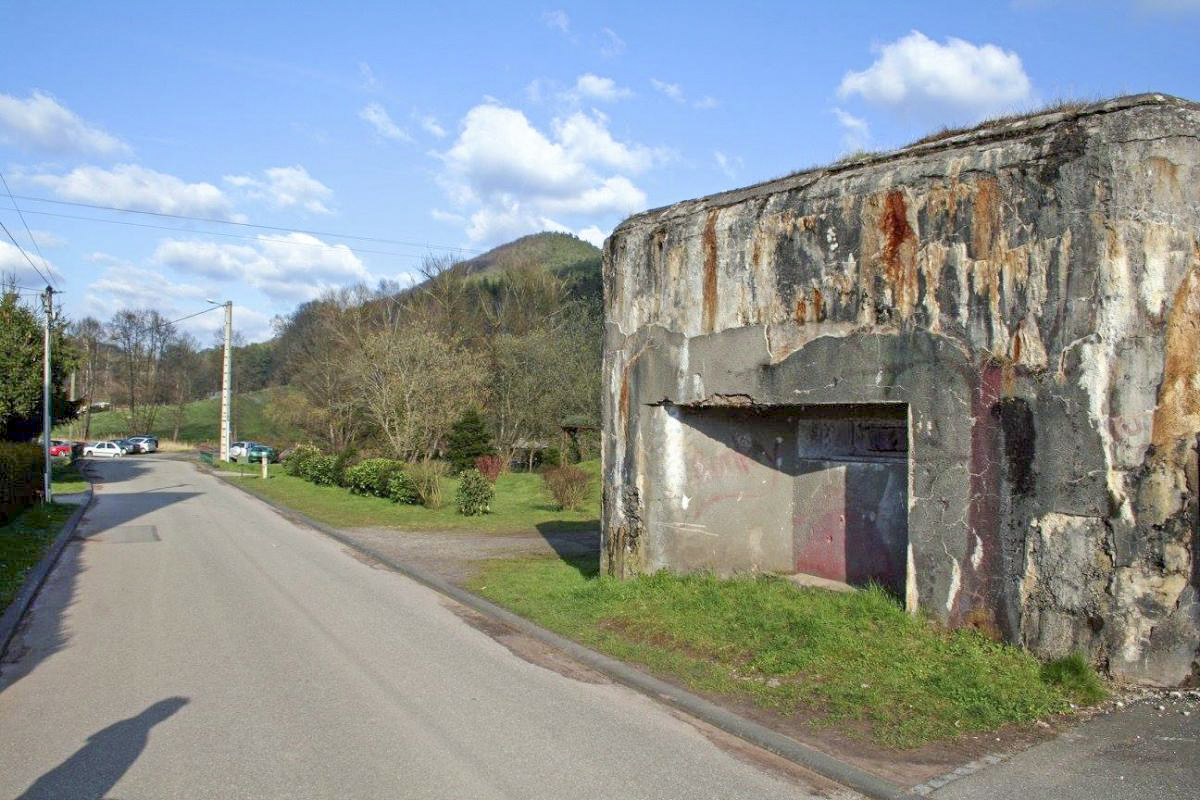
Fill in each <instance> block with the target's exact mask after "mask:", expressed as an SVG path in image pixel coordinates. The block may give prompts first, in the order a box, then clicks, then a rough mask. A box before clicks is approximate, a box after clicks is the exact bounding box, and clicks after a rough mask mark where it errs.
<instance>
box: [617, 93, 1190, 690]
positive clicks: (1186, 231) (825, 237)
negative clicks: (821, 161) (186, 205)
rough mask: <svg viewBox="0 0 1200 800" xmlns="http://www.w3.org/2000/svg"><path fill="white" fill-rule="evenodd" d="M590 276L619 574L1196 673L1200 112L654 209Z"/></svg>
mask: <svg viewBox="0 0 1200 800" xmlns="http://www.w3.org/2000/svg"><path fill="white" fill-rule="evenodd" d="M604 289H605V323H606V328H605V331H606V332H605V337H606V338H605V352H604V381H605V386H604V393H603V400H604V410H605V413H604V437H603V470H604V490H605V491H604V505H603V512H602V523H601V525H602V544H603V560H602V564H603V568H604V569H605V570H606V571H607V572H609V573H610V574H614V575H620V576H628V575H636V574H639V573H645V572H652V571H654V570H657V569H663V568H666V569H672V570H679V571H687V570H695V569H708V570H714V571H716V572H718V573H722V574H729V573H733V572H739V571H762V572H773V573H792V572H797V571H806V572H812V573H816V574H818V575H823V576H826V577H830V576H832V577H835V578H843V579H846V580H848V581H849V582H852V583H855V582H857V583H861V582H863V581H866V580H872V579H874V580H877V581H879V582H881V583H883V584H884V585H886V586H887V587H888V588H889V589H890V590H891V591H893V592H895V593H897V594H899V595H902V596H903V598H904V602H905V605H906V607H907V608H909V609H911V610H914V611H920V612H922V613H926V614H930V615H932V616H934V617H936V618H938V619H940V620H941V621H942V622H944V623H946V624H948V625H973V626H976V627H979V628H982V629H984V630H987V631H989V632H992V633H994V634H996V635H999V636H1003V637H1005V638H1007V639H1009V640H1010V641H1014V642H1020V643H1022V644H1024V645H1025V646H1027V647H1029V648H1030V649H1032V650H1033V651H1035V652H1036V653H1038V654H1039V655H1042V656H1060V655H1065V654H1067V653H1070V652H1072V651H1076V650H1079V651H1083V652H1084V653H1086V654H1087V655H1088V656H1089V657H1091V658H1092V660H1093V661H1094V662H1095V663H1097V664H1098V665H1100V666H1101V667H1104V668H1106V669H1107V670H1108V671H1109V673H1110V674H1112V675H1113V676H1114V677H1117V678H1120V679H1125V680H1130V681H1140V682H1146V683H1153V684H1165V685H1173V684H1178V683H1181V682H1185V681H1187V680H1189V679H1196V678H1200V661H1198V649H1200V567H1198V560H1197V536H1198V535H1200V534H1198V531H1200V506H1198V503H1197V495H1198V493H1200V492H1198V488H1200V475H1198V469H1200V467H1198V464H1200V359H1197V358H1196V353H1197V352H1200V106H1197V105H1196V104H1194V103H1190V102H1187V101H1184V100H1179V99H1176V98H1171V97H1166V96H1163V95H1139V96H1136V97H1128V98H1120V99H1117V100H1113V101H1109V102H1105V103H1097V104H1094V105H1090V106H1083V107H1078V108H1073V109H1068V110H1063V111H1054V112H1048V113H1043V114H1037V115H1031V116H1029V117H1024V118H1020V119H1014V120H1005V121H1002V122H998V123H995V124H993V125H990V126H983V127H981V128H979V129H976V130H972V131H967V132H963V133H959V134H949V135H946V136H944V137H942V138H939V139H936V140H933V141H929V142H924V143H919V144H917V145H913V146H911V147H908V148H905V149H903V150H898V151H895V152H893V153H886V154H878V155H871V156H864V157H862V158H859V159H856V160H850V161H846V162H841V163H838V164H836V165H833V166H831V167H828V168H824V169H815V170H810V171H807V172H802V173H798V174H796V175H792V176H789V177H786V178H782V179H779V180H776V181H772V182H769V183H765V184H761V185H758V186H752V187H748V188H745V189H739V190H735V191H731V192H726V193H724V194H720V195H715V196H712V197H708V198H702V199H699V200H693V201H687V202H683V203H679V204H677V205H674V206H670V207H668V208H663V209H657V210H654V211H648V212H645V213H644V214H640V215H638V216H635V217H633V218H631V219H629V220H627V221H626V222H624V223H623V224H622V225H621V226H620V227H619V228H618V229H617V230H616V231H615V232H614V233H613V235H612V236H611V237H610V238H609V240H608V242H607V243H606V245H605V260H604ZM901 554H903V555H902V556H901Z"/></svg>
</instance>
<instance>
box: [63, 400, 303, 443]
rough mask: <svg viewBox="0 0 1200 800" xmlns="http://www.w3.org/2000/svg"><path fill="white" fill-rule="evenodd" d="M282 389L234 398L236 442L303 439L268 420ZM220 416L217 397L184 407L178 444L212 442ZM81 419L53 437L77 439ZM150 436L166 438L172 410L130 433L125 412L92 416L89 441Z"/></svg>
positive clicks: (165, 409)
mask: <svg viewBox="0 0 1200 800" xmlns="http://www.w3.org/2000/svg"><path fill="white" fill-rule="evenodd" d="M280 391H286V389H263V390H261V391H258V392H249V393H247V394H239V395H235V396H234V398H233V406H234V414H233V419H234V435H235V438H237V439H251V440H253V441H261V442H267V443H269V444H276V445H285V444H291V443H293V442H295V441H301V440H303V439H304V438H305V437H304V436H303V434H301V433H299V432H298V431H295V430H292V429H290V428H288V427H286V426H280V425H278V424H276V423H275V422H274V421H272V420H271V418H270V415H269V414H268V413H267V409H268V408H269V407H270V403H271V398H272V396H273V395H274V393H275V392H280ZM220 414H221V401H220V398H216V397H213V398H209V399H207V400H196V401H195V402H192V403H188V404H187V405H186V406H184V415H183V423H182V424H181V425H180V427H179V441H181V442H187V443H191V444H197V443H200V442H215V441H216V440H217V426H218V421H219V419H220ZM82 431H83V419H82V418H80V419H77V420H75V421H74V422H73V423H68V424H66V425H60V426H58V427H57V428H55V429H54V436H55V437H57V438H80V437H82V435H83V434H82ZM147 432H148V433H151V434H153V435H154V436H157V437H158V438H159V439H170V438H171V437H172V434H173V433H174V432H175V409H174V407H171V406H162V407H160V408H159V409H158V413H157V415H156V417H155V421H154V424H153V425H152V426H151V429H150V430H149V431H131V430H130V429H129V415H128V413H126V412H125V411H121V410H119V409H118V410H112V411H98V412H93V413H92V424H91V433H90V437H89V438H91V439H111V438H117V437H123V436H128V435H131V434H134V433H147Z"/></svg>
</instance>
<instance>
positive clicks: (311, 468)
mask: <svg viewBox="0 0 1200 800" xmlns="http://www.w3.org/2000/svg"><path fill="white" fill-rule="evenodd" d="M337 461H338V460H337V456H326V455H317V456H313V457H312V458H310V459H308V460H307V461H305V462H304V467H303V472H301V473H300V477H302V478H304V479H305V480H306V481H312V482H313V483H315V484H317V485H318V486H336V485H337V474H338V473H337Z"/></svg>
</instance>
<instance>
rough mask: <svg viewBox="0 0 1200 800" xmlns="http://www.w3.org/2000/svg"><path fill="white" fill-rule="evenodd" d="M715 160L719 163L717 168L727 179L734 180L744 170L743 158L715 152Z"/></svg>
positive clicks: (718, 151)
mask: <svg viewBox="0 0 1200 800" xmlns="http://www.w3.org/2000/svg"><path fill="white" fill-rule="evenodd" d="M713 160H714V161H716V162H717V168H718V169H720V170H721V172H724V173H725V177H727V178H730V179H733V178H736V177H737V176H738V173H739V172H741V170H742V157H741V156H730V155H726V154H725V153H722V152H721V151H720V150H714V151H713Z"/></svg>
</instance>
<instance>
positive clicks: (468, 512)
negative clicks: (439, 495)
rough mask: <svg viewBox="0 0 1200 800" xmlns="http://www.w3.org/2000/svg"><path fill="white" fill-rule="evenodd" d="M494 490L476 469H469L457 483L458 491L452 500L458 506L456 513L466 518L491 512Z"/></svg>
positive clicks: (490, 483) (489, 482)
mask: <svg viewBox="0 0 1200 800" xmlns="http://www.w3.org/2000/svg"><path fill="white" fill-rule="evenodd" d="M495 493H496V489H495V487H493V486H492V482H491V481H489V480H488V479H487V478H485V477H484V476H483V473H482V472H480V471H479V470H477V469H469V470H467V471H465V472H464V473H463V474H462V478H461V480H459V482H458V491H457V492H456V493H455V495H454V500H455V502H456V503H457V504H458V513H460V514H463V515H465V516H468V517H473V516H475V515H476V514H486V513H488V512H489V511H491V510H492V509H491V505H492V497H493V496H494V495H495Z"/></svg>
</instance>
